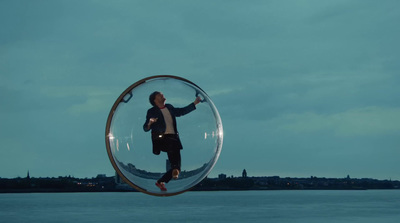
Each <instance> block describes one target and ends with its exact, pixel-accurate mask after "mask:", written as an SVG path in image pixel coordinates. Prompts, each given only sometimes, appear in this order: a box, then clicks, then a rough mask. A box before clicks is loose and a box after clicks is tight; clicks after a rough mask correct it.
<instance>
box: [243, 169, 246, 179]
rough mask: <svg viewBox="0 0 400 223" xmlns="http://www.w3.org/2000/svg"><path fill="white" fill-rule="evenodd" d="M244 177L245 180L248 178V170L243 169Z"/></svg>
mask: <svg viewBox="0 0 400 223" xmlns="http://www.w3.org/2000/svg"><path fill="white" fill-rule="evenodd" d="M242 177H243V178H246V177H247V171H246V169H243V172H242Z"/></svg>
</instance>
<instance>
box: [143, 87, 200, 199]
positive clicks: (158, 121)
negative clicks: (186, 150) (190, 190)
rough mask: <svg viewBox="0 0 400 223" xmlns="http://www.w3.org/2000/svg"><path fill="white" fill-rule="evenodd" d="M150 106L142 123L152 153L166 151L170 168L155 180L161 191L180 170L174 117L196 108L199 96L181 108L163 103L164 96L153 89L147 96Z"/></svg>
mask: <svg viewBox="0 0 400 223" xmlns="http://www.w3.org/2000/svg"><path fill="white" fill-rule="evenodd" d="M149 101H150V104H151V105H153V107H152V108H150V109H149V110H147V115H146V122H145V123H144V125H143V129H144V131H145V132H148V131H150V130H151V140H152V143H153V153H154V154H155V155H159V154H160V151H163V152H166V153H167V155H168V160H169V162H170V164H171V169H170V170H168V171H167V172H166V173H165V174H164V175H163V176H162V177H161V178H160V179H159V180H157V182H156V186H157V187H158V188H160V190H161V191H166V190H167V188H166V187H165V184H166V183H168V182H169V181H170V180H171V179H172V178H174V179H178V177H179V173H180V171H181V152H180V150H181V149H182V148H183V147H182V144H181V140H180V139H179V134H178V129H177V125H176V117H179V116H183V115H186V114H187V113H189V112H191V111H193V110H195V109H196V105H197V104H198V103H200V101H201V98H200V97H197V98H196V99H195V100H194V102H193V103H191V104H189V105H188V106H186V107H183V108H175V107H174V106H172V105H171V104H165V101H166V99H165V97H164V95H163V94H162V93H161V92H158V91H155V92H153V93H152V94H150V97H149Z"/></svg>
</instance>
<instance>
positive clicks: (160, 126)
mask: <svg viewBox="0 0 400 223" xmlns="http://www.w3.org/2000/svg"><path fill="white" fill-rule="evenodd" d="M165 107H166V108H167V109H168V111H169V112H170V113H171V117H172V121H173V125H174V130H175V133H176V134H177V135H176V139H177V146H178V147H179V149H182V144H181V142H180V139H179V136H178V128H177V125H176V117H179V116H183V115H186V114H188V113H189V112H191V111H193V110H195V109H196V106H195V105H194V103H191V104H189V105H188V106H186V107H183V108H175V107H174V106H172V105H171V104H166V105H165ZM150 118H158V120H157V122H154V123H153V124H152V125H151V126H150V129H151V139H152V142H153V153H154V154H156V155H158V154H160V151H162V150H163V149H164V148H163V146H165V145H164V144H163V143H162V141H161V139H162V138H163V134H164V132H165V129H166V128H167V127H166V125H165V120H164V116H163V114H162V112H161V109H160V108H158V107H157V106H154V107H152V108H150V109H149V110H147V115H146V122H145V123H144V125H143V130H144V131H145V132H148V131H150V129H147V125H148V123H149V120H150Z"/></svg>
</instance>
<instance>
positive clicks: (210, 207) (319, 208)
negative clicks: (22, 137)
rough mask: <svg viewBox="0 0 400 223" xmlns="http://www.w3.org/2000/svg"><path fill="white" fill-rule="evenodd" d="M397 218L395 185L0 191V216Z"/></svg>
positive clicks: (399, 202) (382, 221) (399, 200)
mask: <svg viewBox="0 0 400 223" xmlns="http://www.w3.org/2000/svg"><path fill="white" fill-rule="evenodd" d="M157 221H160V222H307V223H310V222H352V223H355V222H363V223H366V222H367V223H368V222H377V223H378V222H379V223H386V222H393V223H398V222H400V190H367V191H229V192H226V191H225V192H186V193H184V194H181V195H178V196H173V197H153V196H150V195H145V194H142V193H32V194H0V222H7V223H11V222H18V223H20V222H30V223H36V222H37V223H39V222H41V223H42V222H113V223H114V222H115V223H117V222H157Z"/></svg>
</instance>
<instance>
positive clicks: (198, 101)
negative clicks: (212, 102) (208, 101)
mask: <svg viewBox="0 0 400 223" xmlns="http://www.w3.org/2000/svg"><path fill="white" fill-rule="evenodd" d="M200 102H201V97H200V96H198V97H197V98H196V99H195V100H194V102H193V103H194V105H197V104H198V103H200Z"/></svg>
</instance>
